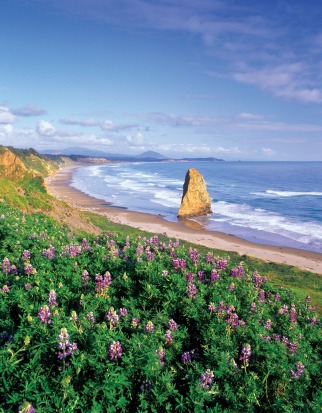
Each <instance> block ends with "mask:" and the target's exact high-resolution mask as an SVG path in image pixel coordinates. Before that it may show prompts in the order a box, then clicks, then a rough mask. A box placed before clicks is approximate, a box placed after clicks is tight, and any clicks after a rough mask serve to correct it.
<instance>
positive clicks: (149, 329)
mask: <svg viewBox="0 0 322 413" xmlns="http://www.w3.org/2000/svg"><path fill="white" fill-rule="evenodd" d="M144 329H145V331H146V332H147V333H153V331H154V325H153V323H152V321H148V322H147V324H146V326H145V327H144Z"/></svg>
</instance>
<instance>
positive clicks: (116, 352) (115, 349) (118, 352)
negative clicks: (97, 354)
mask: <svg viewBox="0 0 322 413" xmlns="http://www.w3.org/2000/svg"><path fill="white" fill-rule="evenodd" d="M109 353H110V360H112V361H115V360H117V359H119V358H121V357H122V353H123V349H122V346H121V343H120V342H119V341H112V343H111V344H110V350H109Z"/></svg>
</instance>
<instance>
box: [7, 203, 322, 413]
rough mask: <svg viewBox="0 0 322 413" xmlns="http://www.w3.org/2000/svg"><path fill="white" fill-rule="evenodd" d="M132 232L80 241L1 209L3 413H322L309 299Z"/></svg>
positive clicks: (317, 340)
mask: <svg viewBox="0 0 322 413" xmlns="http://www.w3.org/2000/svg"><path fill="white" fill-rule="evenodd" d="M123 230H124V231H125V232H124V233H116V232H114V230H113V229H112V228H110V229H109V232H105V233H103V234H102V235H101V236H99V237H97V236H96V237H94V236H87V237H86V239H82V238H81V237H77V236H72V235H71V233H70V230H69V228H68V227H66V226H60V225H58V224H57V223H56V222H55V221H53V220H51V219H49V218H48V217H46V216H45V215H42V214H40V213H38V214H32V215H30V214H24V213H22V212H20V211H19V210H15V209H13V208H11V207H8V206H6V205H5V204H4V203H0V261H1V263H2V270H0V412H1V411H4V412H11V411H13V412H14V411H18V410H19V406H23V407H20V410H21V409H25V411H27V410H26V409H27V408H29V407H28V406H30V404H31V405H32V406H33V407H34V409H35V410H36V411H37V413H41V412H46V413H51V412H52V413H54V412H55V413H56V412H59V411H62V412H93V413H94V412H95V413H96V412H129V411H133V412H160V411H162V412H163V411H164V412H240V411H245V412H282V411H284V412H317V411H319V409H320V407H321V394H322V373H321V371H322V330H321V321H320V319H319V318H318V317H317V315H316V313H315V312H314V310H313V309H312V307H311V304H310V302H309V299H307V300H304V301H303V300H299V299H298V298H297V297H296V296H295V295H294V293H293V292H291V291H289V290H286V289H284V288H280V287H277V286H276V285H273V284H272V283H270V282H269V281H268V280H266V279H265V277H263V274H261V275H260V274H258V273H256V272H254V271H253V270H251V269H250V268H251V265H252V263H251V262H249V263H248V262H247V263H246V262H245V261H243V262H240V257H238V256H237V255H236V256H234V257H232V256H230V257H228V256H227V254H225V253H223V252H222V253H221V254H220V255H219V254H218V253H217V252H215V251H207V252H206V253H205V254H202V253H201V252H200V251H199V250H197V249H195V248H192V247H185V246H184V245H181V243H180V242H179V241H177V240H176V241H171V240H167V241H165V240H161V239H160V238H158V237H157V236H153V237H151V236H149V237H144V236H143V235H142V234H141V235H135V234H134V235H131V236H129V235H128V234H127V233H126V230H127V229H126V227H123ZM54 293H55V294H54ZM53 294H54V295H55V299H53ZM46 310H49V312H50V314H49V313H48V312H47V313H46ZM64 334H65V335H64ZM66 334H68V335H69V337H67V336H66ZM59 343H60V344H59ZM247 349H248V353H247V352H246V350H247ZM301 363H303V365H304V369H303V368H302V364H301Z"/></svg>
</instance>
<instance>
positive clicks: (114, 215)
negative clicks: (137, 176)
mask: <svg viewBox="0 0 322 413" xmlns="http://www.w3.org/2000/svg"><path fill="white" fill-rule="evenodd" d="M81 166H84V165H81ZM77 167H79V166H72V167H66V168H62V169H60V170H59V171H58V172H57V173H56V174H55V175H52V176H50V177H49V178H47V179H46V184H47V189H48V192H49V193H50V194H51V195H52V196H54V197H56V198H58V199H60V200H62V201H64V202H66V203H68V204H69V205H71V206H73V207H75V208H78V209H80V210H85V211H90V212H94V213H97V214H102V215H105V216H106V217H107V218H108V219H109V220H111V221H113V222H116V223H120V224H124V225H130V226H132V227H135V228H139V229H141V230H144V231H148V232H151V233H153V234H164V235H167V236H168V237H170V238H179V239H181V240H185V241H189V242H192V243H195V244H199V245H204V246H206V247H209V248H215V249H220V250H225V251H234V252H238V253H239V254H240V255H244V254H245V255H248V256H251V257H256V258H259V259H262V260H264V261H267V262H277V263H284V264H288V265H292V266H295V267H298V268H301V269H304V270H308V271H312V272H315V273H318V274H321V275H322V254H319V253H317V252H310V251H304V250H300V249H295V248H286V247H276V246H271V245H263V244H255V243H252V242H249V241H246V240H243V239H241V238H238V237H235V236H233V235H227V234H223V233H220V232H214V231H208V230H206V229H204V228H203V227H201V226H200V225H199V224H197V223H196V222H194V221H191V220H182V219H180V220H178V222H170V221H166V220H165V219H164V218H163V217H162V216H160V215H153V214H146V213H141V212H134V211H130V210H128V209H124V208H119V207H115V206H113V205H111V204H109V203H107V202H106V201H104V200H99V199H97V198H93V197H91V196H89V195H86V194H85V193H83V192H81V191H79V190H77V189H75V188H73V187H72V186H70V183H71V179H72V174H73V172H74V170H75V168H77Z"/></svg>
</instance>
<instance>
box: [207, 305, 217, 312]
mask: <svg viewBox="0 0 322 413" xmlns="http://www.w3.org/2000/svg"><path fill="white" fill-rule="evenodd" d="M216 310H217V308H216V307H215V304H214V303H210V304H208V311H210V312H211V313H212V312H213V311H216Z"/></svg>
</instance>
